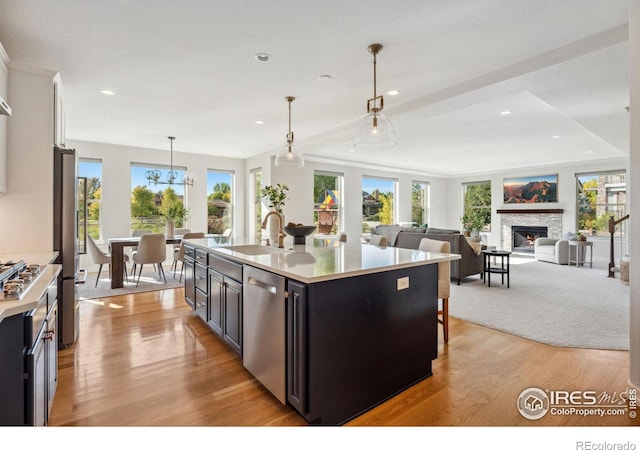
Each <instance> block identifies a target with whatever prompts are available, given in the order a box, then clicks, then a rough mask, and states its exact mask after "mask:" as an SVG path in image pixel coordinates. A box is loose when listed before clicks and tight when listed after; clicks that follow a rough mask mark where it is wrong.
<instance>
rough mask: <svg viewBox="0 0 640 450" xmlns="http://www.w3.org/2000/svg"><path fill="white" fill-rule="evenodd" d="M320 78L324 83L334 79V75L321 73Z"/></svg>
mask: <svg viewBox="0 0 640 450" xmlns="http://www.w3.org/2000/svg"><path fill="white" fill-rule="evenodd" d="M318 80H319V81H322V82H323V83H327V82H329V81H331V80H333V77H332V76H331V75H320V76H319V77H318Z"/></svg>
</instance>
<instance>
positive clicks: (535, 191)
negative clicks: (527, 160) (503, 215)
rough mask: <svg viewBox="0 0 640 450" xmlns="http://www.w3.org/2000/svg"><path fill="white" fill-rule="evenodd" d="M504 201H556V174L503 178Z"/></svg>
mask: <svg viewBox="0 0 640 450" xmlns="http://www.w3.org/2000/svg"><path fill="white" fill-rule="evenodd" d="M502 192H503V198H504V203H557V202H558V175H557V174H555V175H541V176H533V177H515V178H505V179H504V181H503V185H502Z"/></svg>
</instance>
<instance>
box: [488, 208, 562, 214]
mask: <svg viewBox="0 0 640 450" xmlns="http://www.w3.org/2000/svg"><path fill="white" fill-rule="evenodd" d="M496 212H497V213H498V214H562V213H564V209H529V208H527V209H498V210H497V211H496Z"/></svg>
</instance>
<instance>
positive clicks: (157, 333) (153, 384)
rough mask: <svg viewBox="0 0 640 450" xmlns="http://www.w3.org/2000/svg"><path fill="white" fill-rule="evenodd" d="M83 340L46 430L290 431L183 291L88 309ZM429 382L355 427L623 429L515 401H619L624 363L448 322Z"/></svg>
mask: <svg viewBox="0 0 640 450" xmlns="http://www.w3.org/2000/svg"><path fill="white" fill-rule="evenodd" d="M80 314H81V316H80V317H81V319H80V337H79V340H78V341H77V342H76V343H75V344H73V345H72V346H71V347H70V348H68V349H65V350H62V351H60V355H59V384H58V390H57V393H56V396H55V399H54V403H53V408H52V411H51V417H50V422H49V425H50V426H73V425H76V426H205V425H206V426H211V425H225V426H231V425H233V426H245V425H267V426H276V425H277V426H298V425H306V422H305V421H304V420H303V419H302V417H301V416H300V415H298V414H297V413H296V412H295V411H294V410H293V409H292V408H290V407H288V406H285V405H282V404H281V403H280V402H278V401H277V400H276V399H275V398H274V397H273V396H272V395H271V394H270V393H269V392H268V391H267V390H266V389H265V388H263V387H262V385H260V384H259V383H258V382H257V381H256V380H255V379H254V378H253V377H252V376H251V375H250V374H249V372H247V371H246V370H245V369H244V368H243V367H242V361H241V360H240V358H239V357H238V356H237V355H236V354H235V353H233V352H232V351H231V350H230V349H229V347H228V346H227V345H226V344H225V343H224V342H222V340H221V339H219V338H218V337H217V336H216V335H215V334H214V333H213V332H211V331H210V330H209V328H208V327H207V326H206V325H205V324H204V323H203V322H202V320H201V319H199V318H197V317H194V316H193V315H192V313H191V311H190V309H189V308H188V306H187V305H186V304H185V303H184V300H183V290H182V289H175V290H165V291H154V292H145V293H141V294H136V295H126V296H120V297H109V298H104V299H101V300H98V301H94V300H85V301H83V302H82V304H81V306H80ZM449 327H450V339H449V343H448V345H444V344H443V342H442V327H438V329H439V333H440V345H439V356H438V358H437V360H435V361H434V365H433V373H434V374H433V376H432V377H429V378H427V379H426V380H423V381H421V382H420V383H417V384H416V385H414V386H412V387H411V388H409V389H407V390H405V391H404V392H402V393H400V394H398V395H397V396H395V397H393V398H392V399H390V400H388V401H386V402H385V403H383V404H381V405H379V406H378V407H376V408H374V409H372V410H370V411H368V412H366V413H364V414H362V415H361V416H359V417H357V418H355V419H354V420H352V421H351V422H349V423H348V424H347V425H353V426H382V425H392V426H406V425H411V426H424V425H428V426H435V425H462V426H495V425H504V426H510V425H518V426H532V425H533V426H539V425H542V426H559V425H576V426H586V425H587V426H592V425H607V426H621V425H622V426H624V425H637V424H638V423H639V422H638V419H635V420H633V419H631V418H629V415H628V414H625V415H624V416H605V417H597V416H586V417H585V416H579V415H575V414H574V415H565V416H559V415H555V416H554V415H551V414H547V415H546V416H545V417H543V418H541V419H540V420H537V421H531V420H528V419H525V418H524V417H522V416H521V415H520V414H519V412H518V411H517V409H516V401H517V399H518V396H519V395H520V393H521V392H522V391H523V389H525V388H528V387H539V388H541V389H550V390H567V391H573V390H593V391H597V392H607V393H608V394H613V393H617V394H618V395H619V394H620V392H621V391H625V390H626V389H627V388H628V386H627V379H628V373H629V353H628V352H625V351H605V350H584V349H569V348H556V347H550V346H548V345H544V344H539V343H536V342H532V341H528V340H526V339H522V338H519V337H516V336H512V335H508V334H505V333H502V332H498V331H494V330H491V329H488V328H484V327H481V326H477V325H474V324H471V323H468V322H464V321H461V320H456V319H455V318H450V322H449Z"/></svg>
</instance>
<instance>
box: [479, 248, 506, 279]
mask: <svg viewBox="0 0 640 450" xmlns="http://www.w3.org/2000/svg"><path fill="white" fill-rule="evenodd" d="M509 256H511V252H509V251H506V250H482V266H483V269H482V272H483V273H484V274H485V275H484V278H483V283H484V282H485V281H486V282H487V285H488V286H489V287H491V274H492V273H499V274H501V275H502V284H504V276H505V275H506V276H507V288H508V287H509ZM490 258H496V261H497V258H500V265H497V264H496V265H495V266H492V265H491V260H490ZM505 259H506V262H505Z"/></svg>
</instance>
